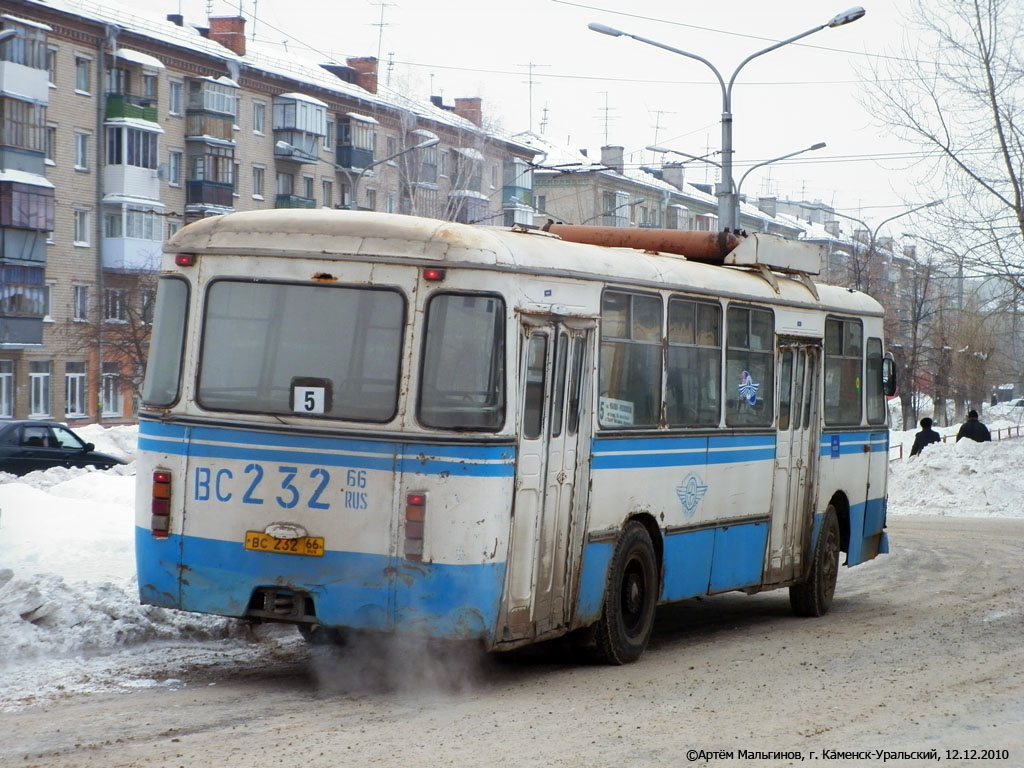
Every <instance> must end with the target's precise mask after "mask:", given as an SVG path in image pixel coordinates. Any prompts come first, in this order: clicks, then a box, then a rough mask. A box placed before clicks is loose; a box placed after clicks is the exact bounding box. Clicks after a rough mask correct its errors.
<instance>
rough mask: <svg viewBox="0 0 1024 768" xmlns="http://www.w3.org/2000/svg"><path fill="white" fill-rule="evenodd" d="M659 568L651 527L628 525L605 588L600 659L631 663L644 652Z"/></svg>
mask: <svg viewBox="0 0 1024 768" xmlns="http://www.w3.org/2000/svg"><path fill="white" fill-rule="evenodd" d="M657 601H658V568H657V562H656V558H655V556H654V545H653V544H652V543H651V537H650V536H649V535H648V534H647V529H646V528H644V526H643V525H641V524H640V523H638V522H637V521H635V520H634V521H631V522H629V523H627V524H626V527H625V528H624V529H623V530H622V535H621V536H620V537H619V540H618V543H617V544H616V545H615V552H614V553H613V554H612V563H611V567H610V568H609V573H608V583H607V585H606V588H605V598H604V610H603V611H602V613H601V618H600V620H599V621H598V622H597V626H596V631H595V635H596V636H595V640H596V652H597V658H598V659H599V660H600V661H602V662H604V663H606V664H628V663H629V662H633V661H636V660H637V659H639V658H640V656H641V655H643V652H644V649H645V648H646V647H647V641H648V640H649V639H650V637H651V629H652V628H653V627H654V609H655V606H656V605H657Z"/></svg>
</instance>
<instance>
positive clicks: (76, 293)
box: [71, 285, 89, 323]
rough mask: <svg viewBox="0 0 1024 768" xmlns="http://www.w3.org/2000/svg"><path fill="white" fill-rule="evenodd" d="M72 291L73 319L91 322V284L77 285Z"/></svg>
mask: <svg viewBox="0 0 1024 768" xmlns="http://www.w3.org/2000/svg"><path fill="white" fill-rule="evenodd" d="M71 291H72V296H71V319H72V320H76V321H77V322H80V323H87V322H89V286H87V285H76V286H74V287H73V288H72V289H71Z"/></svg>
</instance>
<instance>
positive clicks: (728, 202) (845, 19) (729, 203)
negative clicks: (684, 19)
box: [588, 6, 866, 230]
mask: <svg viewBox="0 0 1024 768" xmlns="http://www.w3.org/2000/svg"><path fill="white" fill-rule="evenodd" d="M865 13H866V11H865V10H864V9H863V8H861V7H859V6H858V7H855V8H851V9H850V10H848V11H844V12H843V13H840V14H837V15H835V16H833V17H832V18H831V19H829V20H828V21H827V22H826V23H824V24H819V25H818V26H816V27H813V28H812V29H808V30H806V31H804V32H801V33H800V34H799V35H793V37H788V38H786V39H785V40H782V41H781V42H778V43H775V45H770V46H768V47H767V48H763V49H762V50H760V51H757V52H755V53H752V54H750V55H749V56H747V58H745V59H744V60H743V61H741V62H740V63H739V66H738V67H736V69H735V70H733V73H732V76H731V77H730V78H729V83H728V84H726V82H725V78H723V77H722V74H721V72H719V71H718V69H717V68H716V67H715V65H714V64H712V63H711V62H710V61H708V60H707V59H705V58H704V57H703V56H698V55H697V54H695V53H690V52H689V51H684V50H681V49H679V48H674V47H672V46H671V45H665V44H664V43H659V42H658V41H657V40H650V39H649V38H646V37H640V36H639V35H634V34H631V33H629V32H623V31H621V30H618V29H615V28H614V27H608V26H605V25H604V24H596V23H595V24H589V25H588V27H589V28H590V29H591V30H593V31H594V32H599V33H601V34H602V35H611V36H612V37H631V38H633V39H634V40H636V41H637V42H641V43H646V44H647V45H653V46H654V47H655V48H661V49H662V50H666V51H669V52H670V53H677V54H679V55H680V56H686V57H687V58H690V59H694V60H696V61H699V62H700V63H702V64H704V65H705V66H706V67H708V69H710V70H711V71H712V72H713V73H714V75H715V77H716V78H717V79H718V84H719V86H720V87H721V89H722V163H721V168H722V181H721V182H720V183H719V185H718V188H717V189H716V190H715V194H716V196H717V197H718V221H719V225H720V226H721V227H722V229H724V230H733V229H736V227H737V225H738V224H739V195H738V193H737V189H736V187H735V186H734V185H733V179H732V155H733V148H732V87H733V84H734V83H735V82H736V76H737V75H739V73H740V70H741V69H743V67H745V66H746V65H747V64H748V63H749V62H750V61H752V60H753V59H756V58H757V57H758V56H763V55H764V54H766V53H770V52H771V51H774V50H775V49H776V48H781V47H782V46H784V45H789V44H790V43H793V42H796V41H797V40H800V39H802V38H804V37H807V36H808V35H813V34H814V33H815V32H820V31H821V30H823V29H825V28H826V27H841V26H843V25H844V24H849V23H850V22H853V21H856V20H857V19H859V18H861V17H862V16H863V15H864V14H865Z"/></svg>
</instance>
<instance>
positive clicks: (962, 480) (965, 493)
mask: <svg viewBox="0 0 1024 768" xmlns="http://www.w3.org/2000/svg"><path fill="white" fill-rule="evenodd" d="M956 431H957V427H949V428H948V429H941V430H939V432H940V433H947V432H952V434H954V435H955V434H956ZM909 436H910V437H909V440H910V443H912V442H913V436H914V433H912V432H911V433H909ZM893 438H894V440H895V439H897V438H896V435H895V434H894V436H893ZM904 445H905V448H904V457H905V458H904V459H903V460H902V461H893V462H890V463H889V514H890V515H958V516H961V517H1016V518H1020V517H1024V504H1022V499H1024V473H1022V472H1021V471H1020V467H1021V466H1022V465H1024V439H1010V440H1000V441H998V442H996V441H993V442H990V443H976V442H974V441H973V440H960V441H959V442H957V441H954V440H953V439H952V438H950V440H948V441H946V442H941V443H934V444H932V445H929V446H928V447H927V448H925V449H924V450H923V451H921V455H920V456H914V457H910V447H909V444H908V443H906V442H905V443H904Z"/></svg>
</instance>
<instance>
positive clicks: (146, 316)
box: [139, 289, 156, 325]
mask: <svg viewBox="0 0 1024 768" xmlns="http://www.w3.org/2000/svg"><path fill="white" fill-rule="evenodd" d="M155 306H156V291H155V290H154V289H146V290H143V291H142V292H141V296H140V298H139V312H140V313H141V314H140V315H139V317H140V318H141V319H142V323H143V324H144V325H152V324H153V309H154V308H155Z"/></svg>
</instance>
